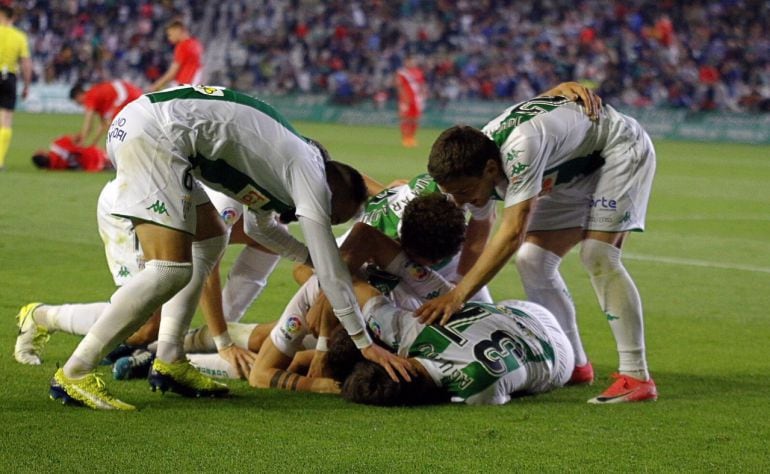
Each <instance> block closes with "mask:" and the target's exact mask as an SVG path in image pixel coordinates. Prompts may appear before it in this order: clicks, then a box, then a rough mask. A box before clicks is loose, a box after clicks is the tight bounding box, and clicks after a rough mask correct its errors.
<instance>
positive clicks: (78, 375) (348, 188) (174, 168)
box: [51, 86, 408, 410]
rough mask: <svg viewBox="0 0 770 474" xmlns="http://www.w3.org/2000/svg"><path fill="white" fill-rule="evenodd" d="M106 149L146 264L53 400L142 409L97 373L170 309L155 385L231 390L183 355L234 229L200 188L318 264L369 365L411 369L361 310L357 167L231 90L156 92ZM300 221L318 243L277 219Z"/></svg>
mask: <svg viewBox="0 0 770 474" xmlns="http://www.w3.org/2000/svg"><path fill="white" fill-rule="evenodd" d="M107 152H108V154H109V156H110V159H111V160H112V161H113V162H114V163H115V167H116V169H117V177H116V182H117V186H118V190H119V191H118V192H119V194H118V197H117V200H116V204H115V206H114V207H113V209H112V214H114V215H118V216H123V217H127V218H129V219H131V221H132V222H133V224H134V226H135V232H136V235H137V237H138V239H139V242H140V245H141V247H142V250H143V252H144V257H145V260H146V263H145V268H144V270H142V271H141V272H140V273H139V274H138V275H136V276H135V277H133V278H132V279H131V281H130V282H128V283H127V284H125V285H123V286H122V287H121V288H120V289H118V290H117V291H116V292H115V294H113V296H112V298H111V304H110V306H109V308H107V310H105V312H104V313H103V314H102V316H101V317H100V318H99V320H98V321H97V322H96V324H94V326H93V327H92V328H91V330H90V331H89V333H88V334H87V335H86V337H85V338H83V340H82V341H81V343H80V344H79V345H78V347H77V348H76V349H75V352H74V353H73V355H72V356H71V357H70V358H69V359H68V361H67V362H66V363H65V365H64V367H62V368H61V369H59V370H58V371H57V372H56V374H55V376H54V380H53V381H52V384H51V394H52V396H54V398H56V397H61V398H65V400H66V399H73V400H76V401H80V402H81V403H84V404H87V405H88V406H90V407H92V408H99V409H119V410H131V409H133V408H134V407H133V406H131V405H129V404H126V403H124V402H122V401H120V400H118V399H116V398H114V397H113V396H112V395H111V394H110V393H109V392H108V391H107V390H106V389H105V388H104V384H103V383H102V382H101V381H100V380H99V379H98V377H97V376H96V374H94V373H92V370H93V369H94V367H95V366H96V364H97V363H98V361H99V360H100V359H101V356H102V354H103V353H104V352H106V351H107V350H109V349H111V348H112V347H114V346H115V345H117V344H118V343H119V342H120V341H122V340H123V339H124V338H125V337H126V336H127V335H128V334H130V333H131V332H133V330H135V329H136V328H137V327H138V326H139V325H141V324H142V323H143V322H144V321H145V320H146V319H147V318H148V317H149V315H150V314H151V313H152V311H153V310H154V309H155V308H157V307H158V306H160V305H162V304H163V305H164V307H163V315H162V317H161V322H160V329H159V334H158V352H157V357H156V359H155V361H154V362H153V369H152V371H151V373H150V383H151V386H152V387H153V388H159V389H160V390H161V391H165V390H167V389H171V390H173V391H176V392H179V393H181V394H183V395H191V396H212V395H213V396H216V395H221V394H223V393H226V387H225V386H223V385H222V384H218V383H217V382H215V381H213V380H211V379H210V378H208V377H204V376H202V375H201V374H200V373H199V372H197V371H196V370H195V369H194V368H192V366H190V364H189V363H188V362H187V361H186V360H185V359H184V353H183V347H182V339H183V336H184V332H185V331H186V330H187V328H188V327H189V323H190V319H191V318H192V316H193V314H194V311H195V308H196V307H197V304H198V299H199V296H200V292H201V288H202V286H203V283H204V282H205V280H206V278H207V276H208V274H209V272H210V271H211V268H212V267H213V266H214V264H215V263H216V262H217V261H218V260H219V258H220V256H221V254H222V252H223V250H224V247H225V244H226V231H225V228H224V224H223V223H222V221H221V219H220V218H219V216H218V215H217V212H216V209H215V208H214V207H213V206H212V205H211V202H210V201H209V199H208V198H207V197H206V195H205V192H204V191H203V190H202V188H201V187H200V185H199V184H198V180H200V182H201V183H203V184H205V185H207V186H209V187H211V188H213V189H215V190H217V191H221V192H223V193H225V194H226V195H228V196H230V197H233V198H236V199H238V200H239V201H240V202H241V203H243V204H246V205H248V206H249V209H250V212H249V214H248V216H247V218H248V220H247V223H246V224H247V226H249V227H251V229H252V232H249V234H250V235H251V236H257V240H258V241H259V242H260V243H261V244H263V245H265V246H266V247H268V248H270V249H271V250H274V251H276V252H278V253H279V254H281V255H282V256H284V257H288V258H290V259H292V260H294V261H300V262H304V263H309V264H311V265H312V266H313V267H314V268H315V270H316V273H317V274H318V278H319V280H320V282H321V286H322V287H323V289H324V293H325V294H326V296H327V298H328V299H329V301H330V302H331V304H332V306H333V307H334V312H335V315H336V316H337V317H338V318H339V320H340V323H341V324H342V326H343V327H345V329H346V330H347V332H348V334H350V335H351V336H352V337H353V339H354V341H355V342H356V344H357V347H359V348H360V349H361V351H362V353H363V354H364V356H365V357H366V358H367V359H369V360H374V361H376V362H378V363H380V364H383V365H384V366H385V368H386V369H387V370H388V372H389V373H391V376H392V377H393V378H394V379H398V376H397V375H396V373H397V372H398V373H400V374H401V375H402V376H404V377H408V373H407V369H406V366H405V361H403V360H402V359H401V358H398V357H396V356H394V355H392V354H390V353H388V352H387V351H385V350H383V349H382V348H379V347H376V346H373V345H372V343H371V338H370V337H369V335H368V334H367V333H366V331H365V330H364V325H363V318H362V315H361V312H360V310H359V309H358V306H357V305H356V304H355V297H354V295H353V292H352V289H351V283H350V275H349V274H348V272H347V269H346V268H345V267H344V265H343V264H342V261H341V260H340V257H339V253H338V250H337V247H336V243H335V241H334V235H333V234H332V231H331V225H332V224H337V223H341V222H345V221H347V220H349V219H350V218H351V217H353V216H354V215H355V214H356V213H357V212H358V211H359V209H360V207H361V205H362V204H363V201H364V199H365V197H366V188H365V186H364V182H363V178H362V177H361V175H360V174H359V173H358V172H357V171H356V170H355V169H353V168H351V167H349V166H347V165H343V164H341V163H338V162H335V161H331V160H329V161H326V160H324V159H323V156H322V153H321V151H320V149H319V148H318V147H317V146H315V145H313V144H311V143H309V142H308V141H306V140H305V139H304V138H303V137H302V136H300V135H299V134H298V133H297V131H296V130H295V129H294V128H293V127H292V126H291V125H290V124H289V123H288V122H287V121H286V120H285V119H284V118H283V117H281V115H280V114H279V113H278V112H277V111H276V110H274V109H273V108H272V107H270V106H269V105H267V104H265V103H264V102H261V101H259V100H257V99H254V98H252V97H249V96H246V95H244V94H240V93H238V92H235V91H231V90H229V89H225V88H221V87H208V86H192V87H179V88H175V89H169V90H165V91H161V92H157V93H150V94H147V95H144V96H142V97H141V98H139V99H137V100H135V101H134V102H132V103H131V104H129V105H128V106H126V108H124V109H123V111H122V112H121V113H120V114H118V116H117V117H116V118H115V120H113V122H112V126H111V128H110V131H109V133H108V139H107ZM274 211H277V212H279V213H281V214H282V215H284V216H286V217H288V216H294V217H295V218H296V219H298V220H299V224H300V228H301V229H302V233H303V234H304V237H305V242H306V243H307V246H306V245H305V244H303V243H301V242H299V241H297V240H296V239H295V238H294V237H292V236H291V235H290V234H289V233H288V232H286V230H285V229H284V228H282V227H280V226H278V225H277V223H276V221H275V219H274V217H273V212H274Z"/></svg>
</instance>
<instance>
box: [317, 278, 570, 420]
mask: <svg viewBox="0 0 770 474" xmlns="http://www.w3.org/2000/svg"><path fill="white" fill-rule="evenodd" d="M363 292H364V290H363V289H361V288H359V289H358V293H359V295H360V294H361V293H363ZM364 299H365V300H367V299H368V300H367V301H366V303H365V304H364V306H363V312H364V315H365V317H366V320H367V325H368V328H369V330H370V331H371V332H372V334H373V335H374V337H375V340H376V341H380V342H381V343H382V344H383V345H385V346H387V347H389V348H390V349H391V350H393V351H394V352H396V353H398V354H400V355H402V356H404V357H408V360H409V362H410V363H411V364H412V369H413V372H412V375H411V381H405V380H401V381H399V382H395V381H393V380H392V379H391V377H389V376H388V374H387V373H386V372H385V371H382V370H379V368H378V367H377V366H376V365H373V364H371V363H369V362H367V361H365V360H363V359H362V358H361V357H359V356H357V355H356V353H355V350H354V349H355V346H353V345H352V343H351V342H352V341H350V338H348V337H345V335H344V334H342V333H339V332H336V333H335V334H334V335H333V336H332V340H331V343H330V346H329V354H328V356H327V359H326V363H327V365H328V369H329V372H330V373H331V374H333V377H334V378H335V379H336V380H338V381H339V382H341V383H342V390H341V393H342V396H343V397H344V398H345V399H347V400H350V401H353V402H356V403H365V404H370V405H382V406H408V405H425V404H435V403H443V402H449V401H452V402H463V403H467V404H471V405H481V404H487V405H500V404H504V403H507V402H509V401H510V400H511V397H512V396H521V395H534V394H538V393H543V392H547V391H549V390H553V389H555V388H559V387H562V386H564V385H565V384H566V383H567V382H568V381H569V378H570V375H571V374H572V370H573V369H574V365H575V363H574V356H573V354H572V347H571V346H570V343H569V340H568V339H567V337H566V335H565V334H564V331H563V330H562V329H561V327H560V326H559V323H558V322H557V321H556V319H555V318H554V316H553V315H552V314H551V313H550V312H549V311H548V310H547V309H545V308H544V307H542V306H540V305H538V304H536V303H531V302H527V301H515V300H506V301H501V302H499V303H498V304H487V303H478V302H470V303H467V304H466V305H465V307H464V308H463V309H462V310H461V311H458V312H456V313H455V314H453V315H452V317H451V318H450V320H449V321H448V322H447V324H445V325H443V326H442V325H439V324H432V325H426V324H424V323H421V322H420V320H419V319H418V318H416V317H415V315H414V312H412V311H408V310H405V309H401V308H398V307H396V306H394V305H393V303H392V302H391V301H389V300H388V299H387V298H385V297H383V296H382V295H380V294H379V292H378V291H377V290H376V289H374V288H370V290H369V294H368V296H367V297H364Z"/></svg>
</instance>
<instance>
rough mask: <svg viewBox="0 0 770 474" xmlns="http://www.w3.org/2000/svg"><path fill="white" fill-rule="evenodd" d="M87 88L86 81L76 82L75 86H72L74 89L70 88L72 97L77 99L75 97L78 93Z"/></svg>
mask: <svg viewBox="0 0 770 474" xmlns="http://www.w3.org/2000/svg"><path fill="white" fill-rule="evenodd" d="M85 90H86V85H85V83H84V82H81V81H78V82H76V83H75V85H74V86H72V89H70V99H72V100H75V97H77V96H78V94H82V93H83V92H85Z"/></svg>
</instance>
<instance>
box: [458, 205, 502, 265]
mask: <svg viewBox="0 0 770 474" xmlns="http://www.w3.org/2000/svg"><path fill="white" fill-rule="evenodd" d="M490 202H491V203H493V205H494V201H490ZM494 219H495V212H494V210H492V212H490V213H489V216H487V217H485V218H483V219H475V218H471V220H470V221H468V227H466V229H465V242H463V249H462V251H461V253H460V262H459V263H458V265H457V273H459V274H460V275H465V274H466V273H468V271H469V270H470V269H471V268H472V267H473V265H474V264H475V263H476V262H477V261H478V259H479V257H480V256H481V253H482V252H483V251H484V248H485V247H486V245H487V241H488V240H489V235H490V234H491V233H492V223H493V222H494Z"/></svg>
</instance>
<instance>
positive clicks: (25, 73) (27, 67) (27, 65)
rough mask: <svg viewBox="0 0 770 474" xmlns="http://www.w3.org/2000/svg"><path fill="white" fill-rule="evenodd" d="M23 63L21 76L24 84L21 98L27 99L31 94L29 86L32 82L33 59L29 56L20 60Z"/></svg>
mask: <svg viewBox="0 0 770 474" xmlns="http://www.w3.org/2000/svg"><path fill="white" fill-rule="evenodd" d="M19 63H20V65H21V77H22V79H23V80H24V85H23V86H22V88H21V98H22V99H26V98H27V96H29V86H30V84H32V60H31V59H30V58H29V56H27V57H26V58H21V59H20V60H19Z"/></svg>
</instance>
